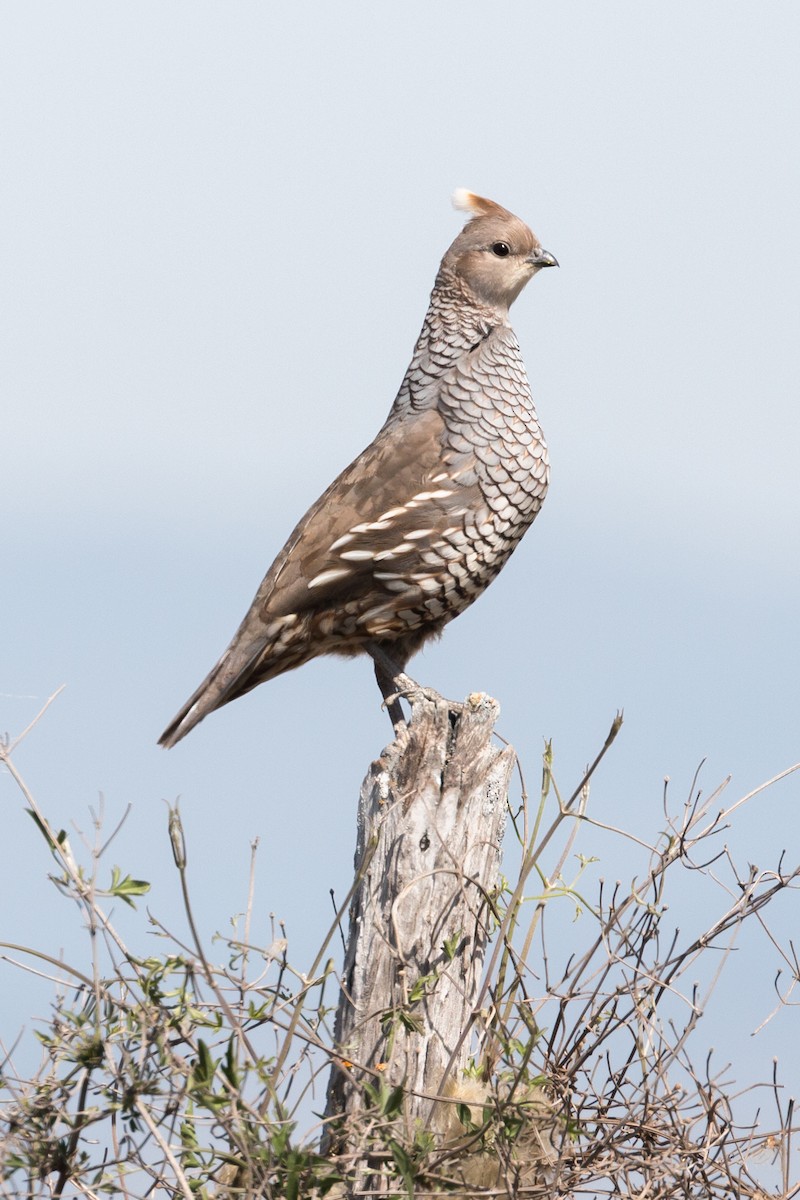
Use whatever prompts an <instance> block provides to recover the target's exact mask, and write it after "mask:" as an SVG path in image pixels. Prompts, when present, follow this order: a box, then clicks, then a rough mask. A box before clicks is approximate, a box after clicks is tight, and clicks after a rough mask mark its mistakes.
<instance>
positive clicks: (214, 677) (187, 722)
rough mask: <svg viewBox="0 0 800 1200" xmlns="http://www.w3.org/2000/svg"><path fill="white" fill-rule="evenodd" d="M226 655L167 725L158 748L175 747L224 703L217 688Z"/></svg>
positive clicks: (159, 740)
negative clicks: (204, 718)
mask: <svg viewBox="0 0 800 1200" xmlns="http://www.w3.org/2000/svg"><path fill="white" fill-rule="evenodd" d="M226 658H227V653H226V654H225V655H223V657H222V658H221V659H220V660H219V662H218V663H217V665H216V666H215V667H214V668H213V669H212V670H211V671H209V673H208V675H206V677H205V679H204V680H203V682H202V683H201V684H200V686H199V688H198V689H197V690H196V691H195V692H193V693H192V695H191V696H190V697H189V699H188V700H187V701H186V703H185V704H184V706H183V708H182V709H181V710H180V712H179V713H177V714H176V716H175V717H174V718H173V720H172V721H171V722H170V723H169V725H168V726H167V728H166V729H165V730H164V732H163V733H162V735H161V737H160V738H159V739H158V744H159V746H164V747H165V748H166V749H167V750H169V749H170V748H171V747H172V746H174V745H176V744H177V743H178V742H179V741H180V740H181V738H185V737H186V735H187V733H189V731H190V730H192V729H194V727H195V725H199V723H200V722H201V721H202V719H203V717H205V716H207V715H208V713H210V712H213V711H214V709H215V708H219V707H220V705H221V704H224V703H225V700H224V699H222V696H221V689H220V688H219V686H218V682H219V675H220V671H221V670H222V668H223V667H224V665H225V659H226Z"/></svg>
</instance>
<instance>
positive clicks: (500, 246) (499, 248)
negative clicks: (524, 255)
mask: <svg viewBox="0 0 800 1200" xmlns="http://www.w3.org/2000/svg"><path fill="white" fill-rule="evenodd" d="M510 253H511V247H510V246H509V244H508V242H495V243H494V245H493V246H492V254H496V255H497V257H498V258H507V257H508V255H509V254H510Z"/></svg>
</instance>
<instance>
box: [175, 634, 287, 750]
mask: <svg viewBox="0 0 800 1200" xmlns="http://www.w3.org/2000/svg"><path fill="white" fill-rule="evenodd" d="M287 629H288V630H289V631H290V632H291V635H292V636H289V637H283V636H282V634H283V633H285V632H286V631H287ZM310 653H311V652H310V651H309V646H308V639H307V637H306V636H305V625H304V623H303V622H299V621H297V618H296V617H294V616H292V617H279V618H277V619H276V620H274V621H272V622H270V624H268V625H267V626H266V628H265V629H264V631H263V634H262V635H261V636H259V637H254V636H253V633H252V630H251V629H249V628H248V623H247V621H244V622H243V623H242V626H241V628H240V629H239V632H238V633H237V635H236V637H235V638H234V639H233V641H232V642H231V644H230V646H229V647H228V649H227V650H226V651H225V653H224V654H223V656H222V658H221V659H220V660H219V662H218V663H217V664H216V666H215V667H213V668H212V669H211V670H210V671H209V673H208V675H206V677H205V679H204V680H203V682H202V683H201V684H200V686H199V688H198V689H197V690H196V691H195V692H194V693H193V694H192V695H191V696H190V697H189V699H188V700H187V701H186V703H185V704H184V706H183V708H182V709H181V710H180V712H179V713H178V714H177V715H176V716H175V718H174V720H173V721H172V722H171V723H170V724H169V725H168V726H167V728H166V729H165V730H164V732H163V733H162V735H161V737H160V738H159V739H158V744H159V746H165V747H166V748H167V749H169V748H170V747H171V746H174V745H175V744H176V743H177V742H179V741H180V740H181V738H184V737H186V734H187V733H189V732H190V730H192V729H194V727H195V725H199V723H200V722H201V721H202V720H203V717H207V716H208V714H209V713H210V712H214V710H215V709H217V708H222V706H223V704H227V703H228V702H229V701H230V700H236V699H237V697H239V696H244V694H245V693H246V692H249V691H251V690H252V689H253V688H254V687H256V686H257V685H258V684H259V683H265V682H266V681H267V680H268V679H274V678H275V676H276V675H282V674H283V673H284V671H290V670H292V668H293V667H299V666H300V665H301V663H304V662H306V661H307V660H308V658H309V657H310Z"/></svg>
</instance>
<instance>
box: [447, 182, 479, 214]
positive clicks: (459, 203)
mask: <svg viewBox="0 0 800 1200" xmlns="http://www.w3.org/2000/svg"><path fill="white" fill-rule="evenodd" d="M478 199H479V197H478V196H476V195H475V193H474V192H471V191H469V189H468V188H456V190H455V191H454V192H453V208H457V209H458V210H459V212H471V213H475V212H480V208H479V206H478V204H477V203H476V201H477V200H478Z"/></svg>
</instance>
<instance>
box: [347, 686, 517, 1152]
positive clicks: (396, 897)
mask: <svg viewBox="0 0 800 1200" xmlns="http://www.w3.org/2000/svg"><path fill="white" fill-rule="evenodd" d="M411 701H412V717H411V721H410V723H409V725H408V726H401V727H400V730H399V733H398V735H397V738H396V740H395V741H394V742H392V743H391V745H390V746H388V747H387V748H386V749H385V750H384V752H383V754H382V755H381V757H380V758H379V759H378V760H377V761H376V762H374V763H373V764H372V766H371V768H370V770H369V773H368V774H367V777H366V779H365V780H364V783H363V785H362V788H361V796H360V803H359V814H358V841H357V847H356V856H355V863H356V876H357V886H356V891H355V893H354V896H353V900H352V903H351V906H350V930H349V938H348V943H347V952H346V956H345V964H344V972H343V981H342V982H343V989H342V994H341V999H340V1004H339V1010H338V1014H337V1019H336V1033H335V1042H336V1046H337V1051H338V1054H339V1055H340V1058H339V1060H338V1061H336V1060H335V1061H334V1064H333V1067H332V1070H331V1077H330V1082H329V1085H328V1105H327V1115H328V1116H334V1115H336V1114H342V1115H344V1116H355V1115H356V1114H357V1113H358V1112H359V1111H360V1110H363V1108H364V1101H365V1097H364V1090H363V1084H364V1082H365V1081H366V1082H368V1083H376V1082H377V1081H379V1080H384V1081H385V1082H386V1084H387V1085H388V1086H390V1087H396V1086H399V1085H402V1086H403V1088H404V1092H405V1095H404V1102H403V1109H402V1115H403V1118H404V1120H405V1123H406V1126H407V1128H408V1129H409V1132H412V1131H413V1128H414V1125H415V1123H416V1122H417V1121H421V1122H423V1124H427V1123H429V1121H430V1114H431V1106H432V1098H433V1097H435V1096H436V1095H437V1094H439V1092H440V1089H442V1088H443V1087H444V1086H445V1084H446V1079H445V1077H447V1079H448V1080H459V1079H460V1078H461V1074H462V1072H463V1070H464V1068H465V1067H466V1066H467V1063H468V1059H469V1057H470V1053H471V1051H472V1044H471V1038H470V1030H469V1026H470V1024H471V1022H472V1017H473V1012H474V1005H475V1001H476V998H477V994H478V990H479V987H480V983H481V974H482V970H483V965H484V957H485V952H486V947H487V944H488V941H489V938H490V936H491V931H492V924H493V921H492V916H491V911H490V907H489V904H488V903H487V897H490V896H492V895H493V893H494V891H495V889H496V887H497V882H498V871H499V864H500V845H501V841H502V837H503V832H504V829H505V823H506V813H507V795H508V784H509V778H510V775H511V771H512V769H513V766H514V762H515V755H514V751H513V749H511V747H501V746H498V745H496V744H493V742H492V733H493V729H494V724H495V721H496V720H497V717H498V715H499V706H498V704H497V703H496V701H494V700H492V699H491V698H489V697H488V696H484V695H482V694H479V693H478V694H473V695H471V696H469V697H468V698H467V700H466V701H465V703H464V704H463V705H456V704H453V703H452V702H451V701H447V700H444V699H442V698H441V697H437V696H435V695H432V694H431V693H422V692H420V693H414V694H413V695H412V696H411ZM359 875H360V879H359ZM465 1031H467V1032H466V1036H464V1034H465ZM351 1128H352V1126H351Z"/></svg>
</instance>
